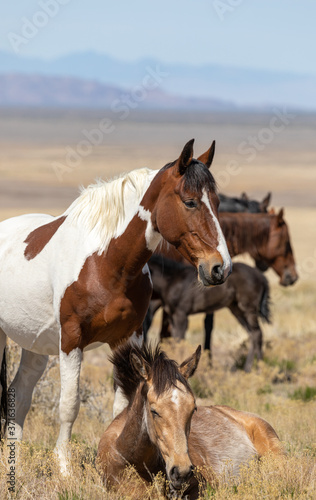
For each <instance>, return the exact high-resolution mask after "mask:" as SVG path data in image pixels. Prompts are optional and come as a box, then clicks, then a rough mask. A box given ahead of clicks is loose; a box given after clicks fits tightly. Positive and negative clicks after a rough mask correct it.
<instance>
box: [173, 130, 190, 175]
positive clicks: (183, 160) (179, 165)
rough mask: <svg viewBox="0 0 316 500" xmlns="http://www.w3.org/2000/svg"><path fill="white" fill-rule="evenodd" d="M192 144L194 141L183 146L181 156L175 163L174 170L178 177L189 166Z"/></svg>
mask: <svg viewBox="0 0 316 500" xmlns="http://www.w3.org/2000/svg"><path fill="white" fill-rule="evenodd" d="M193 143H194V139H191V141H189V142H187V143H186V145H185V146H184V148H183V150H182V153H181V155H180V156H179V158H178V159H177V161H176V164H175V168H176V170H177V173H178V174H180V175H183V174H184V172H185V169H186V168H187V167H188V166H189V165H190V163H191V161H192V158H193Z"/></svg>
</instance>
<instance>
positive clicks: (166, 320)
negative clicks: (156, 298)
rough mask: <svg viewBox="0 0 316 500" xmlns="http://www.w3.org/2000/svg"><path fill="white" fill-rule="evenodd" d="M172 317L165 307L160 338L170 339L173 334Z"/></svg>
mask: <svg viewBox="0 0 316 500" xmlns="http://www.w3.org/2000/svg"><path fill="white" fill-rule="evenodd" d="M170 322H171V319H170V316H169V314H168V313H167V311H166V310H165V309H163V313H162V322H161V330H160V340H162V339H169V338H170V337H171V336H172V333H171V325H170Z"/></svg>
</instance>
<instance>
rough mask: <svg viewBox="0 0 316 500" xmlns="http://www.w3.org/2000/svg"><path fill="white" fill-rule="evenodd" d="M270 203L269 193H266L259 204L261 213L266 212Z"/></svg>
mask: <svg viewBox="0 0 316 500" xmlns="http://www.w3.org/2000/svg"><path fill="white" fill-rule="evenodd" d="M270 201H271V193H268V194H267V196H266V197H265V198H263V200H262V202H261V203H260V208H261V210H262V211H263V212H266V210H267V208H268V206H269V205H270Z"/></svg>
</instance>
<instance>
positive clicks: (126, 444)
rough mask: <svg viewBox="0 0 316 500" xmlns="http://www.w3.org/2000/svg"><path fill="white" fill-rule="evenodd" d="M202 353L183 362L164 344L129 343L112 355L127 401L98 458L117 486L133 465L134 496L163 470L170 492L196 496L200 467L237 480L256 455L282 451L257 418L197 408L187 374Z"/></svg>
mask: <svg viewBox="0 0 316 500" xmlns="http://www.w3.org/2000/svg"><path fill="white" fill-rule="evenodd" d="M200 353H201V348H200V346H199V347H198V349H197V350H196V352H195V353H194V354H193V355H192V356H191V357H190V358H188V359H187V360H186V361H184V362H183V363H182V364H181V365H180V366H179V365H178V364H177V363H176V362H175V361H173V360H171V359H169V358H168V357H167V356H166V354H165V353H164V352H163V351H161V349H160V348H159V347H157V348H156V349H151V348H148V347H146V346H143V347H139V346H137V345H133V343H132V342H126V343H125V345H123V346H120V347H119V348H118V349H117V350H116V351H115V352H114V354H113V356H112V359H111V360H112V362H113V364H114V379H115V381H116V383H117V384H118V385H119V386H120V387H121V389H122V390H123V391H124V393H125V395H126V397H127V398H128V402H129V403H128V406H127V408H125V409H124V410H123V411H122V412H121V413H120V414H119V415H118V416H117V417H116V418H115V419H114V420H113V422H112V423H111V424H110V425H109V427H108V428H107V429H106V431H105V432H104V434H103V436H102V438H101V441H100V443H99V448H98V459H97V463H98V466H99V468H100V471H101V474H102V475H103V479H104V482H105V484H106V485H107V486H108V487H113V488H115V487H119V485H120V481H121V480H122V477H123V474H124V471H125V468H126V466H133V467H135V469H136V471H137V472H138V474H139V476H140V477H141V479H142V480H143V481H138V483H136V487H135V497H136V498H139V497H140V496H141V495H140V494H141V493H142V491H141V490H142V489H143V488H144V489H146V486H147V485H148V483H150V482H151V480H152V477H153V476H154V475H155V474H157V473H158V472H163V473H166V475H167V478H168V480H169V482H170V485H171V487H172V489H174V490H178V491H179V490H181V489H182V490H185V491H184V494H185V495H186V498H190V499H193V498H197V497H198V482H197V479H196V477H194V476H193V471H194V468H195V467H199V469H200V470H201V473H202V475H203V477H204V479H205V480H207V481H210V482H211V483H213V484H214V485H215V484H216V482H217V480H218V478H219V476H220V475H223V474H225V472H227V473H228V474H229V475H233V476H234V477H237V476H238V473H239V469H240V467H241V466H242V465H244V464H246V463H247V462H249V461H250V460H251V459H253V458H260V457H261V456H263V455H265V454H267V453H269V452H270V453H272V454H276V455H283V454H284V452H283V449H282V445H281V442H280V440H279V438H278V436H277V434H276V432H275V431H274V429H273V428H272V427H271V425H270V424H269V423H268V422H266V421H265V420H263V419H262V418H260V417H259V416H258V415H254V414H251V413H247V412H242V411H238V410H235V409H233V408H230V407H228V406H198V407H197V406H196V402H195V398H194V394H193V392H192V390H191V388H190V386H189V384H188V378H189V377H191V376H192V375H193V373H194V372H195V370H196V368H197V365H198V362H199V358H200Z"/></svg>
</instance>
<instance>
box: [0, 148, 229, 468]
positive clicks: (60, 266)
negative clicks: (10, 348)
mask: <svg viewBox="0 0 316 500" xmlns="http://www.w3.org/2000/svg"><path fill="white" fill-rule="evenodd" d="M213 155H214V143H213V144H212V146H211V147H210V149H209V150H208V151H207V152H206V153H205V154H204V155H202V156H201V157H200V160H195V159H193V140H191V141H190V142H188V143H187V144H186V145H185V147H184V149H183V151H182V153H181V155H180V157H179V158H178V159H177V160H176V161H174V162H172V163H169V164H168V165H166V166H165V167H164V168H162V169H161V170H160V171H152V170H148V169H142V170H136V171H133V172H130V173H129V174H127V175H125V176H123V177H120V178H118V179H116V180H114V181H112V182H109V183H105V182H100V183H98V184H96V185H93V186H90V187H88V188H87V189H85V190H84V191H83V192H82V193H81V195H80V196H79V197H78V198H77V199H76V200H75V201H74V202H73V204H72V205H71V206H70V207H69V208H68V209H67V210H66V212H65V213H64V214H63V215H62V216H60V217H56V218H55V217H51V216H49V215H38V214H37V215H23V216H20V217H15V218H12V219H8V220H6V221H4V222H2V223H1V224H0V262H1V267H0V362H1V359H2V354H3V352H4V348H5V343H6V337H7V336H8V337H10V338H11V339H12V340H14V341H15V342H16V343H17V344H18V345H20V346H21V347H22V348H23V351H22V357H21V363H20V367H19V369H18V372H17V374H16V376H15V379H14V380H13V382H12V385H11V389H12V390H15V393H16V409H15V418H16V420H15V428H16V437H17V438H18V439H21V437H22V429H23V423H24V419H25V417H26V414H27V412H28V410H29V408H30V405H31V398H32V392H33V389H34V386H35V384H36V383H37V381H38V380H39V378H40V376H41V375H42V373H43V372H44V369H45V366H46V363H47V357H48V355H50V354H59V356H60V376H61V394H60V407H59V411H60V423H61V425H60V433H59V437H58V440H57V445H56V453H57V455H58V457H59V460H60V463H61V468H62V470H66V468H67V456H68V454H67V451H66V448H67V447H66V443H67V442H68V440H69V438H70V437H71V430H72V426H73V423H74V421H75V419H76V417H77V414H78V411H79V375H80V367H81V360H82V353H83V350H84V349H86V348H93V347H96V346H97V345H98V344H99V343H100V342H101V343H104V342H107V343H108V344H109V345H110V347H111V348H114V347H115V346H116V345H117V344H118V343H119V342H121V341H122V340H123V339H127V338H129V337H130V336H131V335H132V334H133V333H134V332H136V333H137V334H138V335H141V331H142V330H141V325H142V322H143V319H144V316H145V313H146V310H147V308H148V304H149V300H150V296H151V291H152V285H151V280H150V276H149V274H148V268H147V265H146V262H147V261H148V259H149V258H150V256H151V255H152V253H153V252H154V251H155V249H156V248H157V246H158V244H159V243H160V241H161V240H162V239H163V238H164V239H165V240H167V241H168V242H169V243H170V244H172V245H174V246H175V247H176V248H177V249H178V250H179V251H180V252H181V253H182V255H183V256H185V257H186V258H187V259H189V261H190V262H191V263H192V264H193V265H195V266H196V267H197V269H198V271H199V276H200V279H201V281H202V283H203V284H204V285H215V284H221V283H223V282H224V281H225V279H226V278H227V276H228V275H229V273H230V271H231V260H230V256H229V253H228V251H227V247H226V242H225V239H224V237H223V234H222V231H221V229H220V225H219V222H218V218H217V206H218V197H217V194H216V185H215V181H214V178H213V176H212V174H211V173H210V171H209V167H210V165H211V163H212V160H213ZM144 266H145V267H144Z"/></svg>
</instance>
